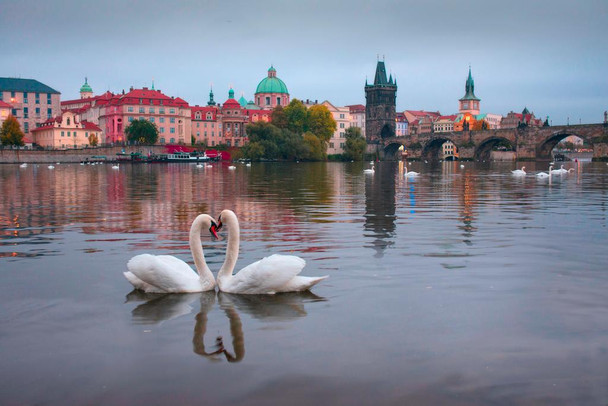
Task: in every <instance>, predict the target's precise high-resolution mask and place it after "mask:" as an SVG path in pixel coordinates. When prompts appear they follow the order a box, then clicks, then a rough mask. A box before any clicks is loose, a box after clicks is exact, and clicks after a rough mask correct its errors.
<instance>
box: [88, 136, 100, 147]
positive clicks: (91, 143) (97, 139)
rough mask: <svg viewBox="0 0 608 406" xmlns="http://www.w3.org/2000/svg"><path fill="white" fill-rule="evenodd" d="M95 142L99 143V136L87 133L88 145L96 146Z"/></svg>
mask: <svg viewBox="0 0 608 406" xmlns="http://www.w3.org/2000/svg"><path fill="white" fill-rule="evenodd" d="M97 144H99V138H98V137H97V135H96V134H94V133H91V135H89V145H90V146H92V147H96V146H97Z"/></svg>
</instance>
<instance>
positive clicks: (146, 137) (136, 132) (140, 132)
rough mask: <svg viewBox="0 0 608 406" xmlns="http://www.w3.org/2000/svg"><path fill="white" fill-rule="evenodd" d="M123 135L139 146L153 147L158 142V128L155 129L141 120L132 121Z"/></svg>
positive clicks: (147, 122)
mask: <svg viewBox="0 0 608 406" xmlns="http://www.w3.org/2000/svg"><path fill="white" fill-rule="evenodd" d="M125 134H127V139H128V140H129V141H135V142H138V143H140V144H147V145H154V144H156V141H158V128H156V125H154V124H153V123H151V122H149V121H147V120H143V119H140V120H133V121H132V122H131V124H129V125H128V126H127V128H125Z"/></svg>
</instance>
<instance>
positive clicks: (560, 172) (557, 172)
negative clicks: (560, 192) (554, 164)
mask: <svg viewBox="0 0 608 406" xmlns="http://www.w3.org/2000/svg"><path fill="white" fill-rule="evenodd" d="M565 173H568V171H567V170H565V169H564V165H562V166H561V168H559V169H553V170H552V171H549V174H551V175H563V174H565Z"/></svg>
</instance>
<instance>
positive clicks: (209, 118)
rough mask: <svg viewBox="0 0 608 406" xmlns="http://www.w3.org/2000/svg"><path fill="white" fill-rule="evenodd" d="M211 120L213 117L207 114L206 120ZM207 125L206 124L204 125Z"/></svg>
mask: <svg viewBox="0 0 608 406" xmlns="http://www.w3.org/2000/svg"><path fill="white" fill-rule="evenodd" d="M212 119H213V115H212V114H211V113H207V120H212ZM205 125H207V124H205Z"/></svg>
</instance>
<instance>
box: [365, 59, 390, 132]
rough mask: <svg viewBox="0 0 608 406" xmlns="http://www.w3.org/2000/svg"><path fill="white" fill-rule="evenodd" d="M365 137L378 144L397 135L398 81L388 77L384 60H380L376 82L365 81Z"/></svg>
mask: <svg viewBox="0 0 608 406" xmlns="http://www.w3.org/2000/svg"><path fill="white" fill-rule="evenodd" d="M365 100H366V103H365V139H366V141H367V143H368V144H378V143H380V141H381V140H382V139H384V138H390V137H394V136H395V116H396V107H395V104H396V101H397V81H396V80H395V81H393V76H392V75H390V77H389V78H388V80H387V78H386V68H385V66H384V61H378V64H377V66H376V76H375V77H374V84H373V85H369V84H367V80H366V81H365Z"/></svg>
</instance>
